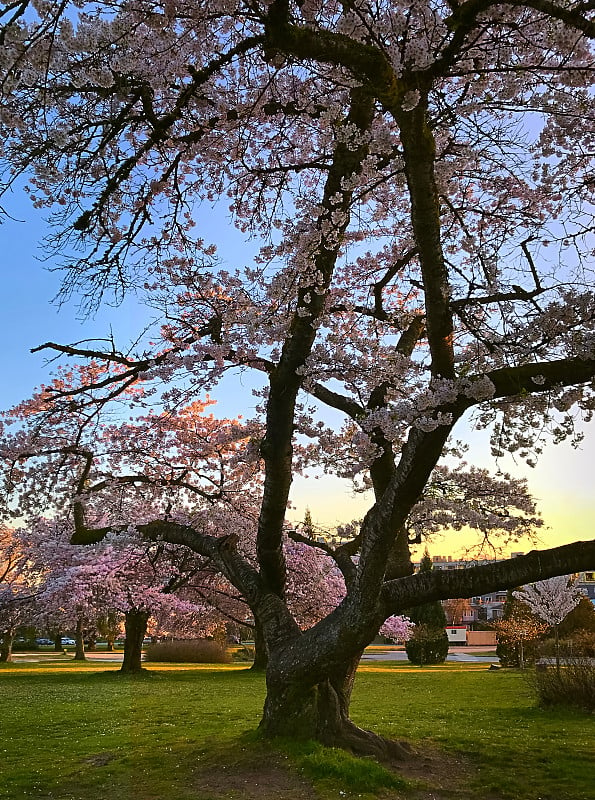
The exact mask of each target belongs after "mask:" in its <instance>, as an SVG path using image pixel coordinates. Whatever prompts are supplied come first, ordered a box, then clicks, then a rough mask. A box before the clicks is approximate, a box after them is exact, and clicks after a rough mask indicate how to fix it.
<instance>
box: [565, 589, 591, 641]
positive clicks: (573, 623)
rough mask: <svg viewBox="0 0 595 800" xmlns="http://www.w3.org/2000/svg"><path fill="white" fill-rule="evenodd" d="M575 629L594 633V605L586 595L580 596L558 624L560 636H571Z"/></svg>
mask: <svg viewBox="0 0 595 800" xmlns="http://www.w3.org/2000/svg"><path fill="white" fill-rule="evenodd" d="M577 631H588V632H590V633H595V605H593V603H592V602H591V600H589V598H588V597H581V599H580V600H579V602H578V604H577V605H576V606H575V607H574V608H573V609H572V611H569V612H568V614H567V615H566V616H565V617H564V619H563V620H562V622H560V624H559V625H558V632H559V634H560V636H561V637H562V636H563V637H567V636H571V635H572V634H573V633H576V632H577Z"/></svg>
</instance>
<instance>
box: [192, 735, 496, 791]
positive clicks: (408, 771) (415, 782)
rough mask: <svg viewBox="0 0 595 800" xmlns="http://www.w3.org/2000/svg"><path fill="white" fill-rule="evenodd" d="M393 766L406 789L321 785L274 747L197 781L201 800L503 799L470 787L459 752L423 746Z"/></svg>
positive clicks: (212, 770) (213, 769)
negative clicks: (314, 782) (368, 789)
mask: <svg viewBox="0 0 595 800" xmlns="http://www.w3.org/2000/svg"><path fill="white" fill-rule="evenodd" d="M394 772H395V773H396V774H397V775H399V776H400V777H402V778H405V779H406V780H407V781H410V782H411V785H410V787H409V788H408V789H406V790H395V789H382V790H380V791H377V792H365V791H361V790H354V789H353V788H352V787H350V786H349V782H348V781H344V782H341V781H340V780H337V782H336V784H335V783H334V782H333V783H332V786H331V785H330V781H326V782H325V783H326V785H325V787H316V786H315V785H314V784H313V783H312V782H311V781H309V780H308V779H307V778H306V777H304V776H302V775H301V774H300V772H299V769H298V768H296V767H295V766H293V765H292V763H291V761H290V759H289V758H287V757H285V756H283V755H281V754H279V753H278V752H274V751H271V752H269V753H267V754H258V755H256V757H254V758H251V759H250V760H249V761H240V762H236V763H227V764H226V763H224V762H222V763H219V765H218V766H216V767H209V768H208V769H207V770H204V771H201V772H200V774H199V775H197V776H196V779H195V781H194V782H193V788H194V790H195V791H196V798H197V800H330V799H331V798H337V800H343V799H344V800H352V798H362V800H371V798H376V797H377V798H379V800H471V798H473V800H500V798H498V797H496V796H494V795H492V794H490V795H488V794H485V795H484V794H481V795H479V794H478V793H477V789H473V788H471V783H472V780H473V777H474V770H473V768H472V766H471V765H470V764H468V763H467V762H466V761H465V760H464V759H463V758H461V757H460V756H455V755H452V754H448V753H445V752H442V751H440V750H439V749H437V748H433V749H431V748H424V751H423V753H422V752H419V751H418V754H417V755H413V756H412V757H411V759H408V760H407V761H406V762H400V763H399V764H398V766H396V767H395V768H394Z"/></svg>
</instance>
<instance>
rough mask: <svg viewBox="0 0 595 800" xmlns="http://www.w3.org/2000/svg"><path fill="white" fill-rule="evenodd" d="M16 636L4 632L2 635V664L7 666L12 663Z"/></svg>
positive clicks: (0, 662)
mask: <svg viewBox="0 0 595 800" xmlns="http://www.w3.org/2000/svg"><path fill="white" fill-rule="evenodd" d="M13 639H14V634H13V633H11V632H8V631H6V632H4V633H3V634H2V642H1V643H0V664H6V663H7V662H9V661H12V642H13Z"/></svg>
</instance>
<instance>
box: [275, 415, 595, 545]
mask: <svg viewBox="0 0 595 800" xmlns="http://www.w3.org/2000/svg"><path fill="white" fill-rule="evenodd" d="M585 433H586V436H585V441H584V442H583V444H582V445H581V447H580V448H578V449H574V448H573V447H571V446H570V445H569V444H568V443H563V444H561V445H551V446H549V447H548V448H546V450H545V452H544V453H543V455H542V457H541V459H540V461H539V462H538V464H537V466H536V467H534V468H530V467H528V466H527V465H525V464H523V463H514V462H513V460H512V459H511V458H508V459H506V463H504V462H501V463H500V464H499V466H500V467H501V469H502V470H504V471H508V472H510V473H511V474H512V475H513V477H524V478H526V479H527V480H528V485H529V490H530V492H531V494H532V495H533V497H534V498H535V500H536V503H537V508H538V510H539V512H540V513H541V515H542V518H543V521H544V525H543V527H542V528H541V529H540V530H539V531H538V538H539V541H538V543H537V545H534V544H532V543H531V541H530V540H529V539H522V540H520V541H519V542H517V543H510V544H505V545H503V549H504V555H509V553H510V552H528V551H529V550H532V549H534V548H535V546H537V547H538V549H545V548H548V547H555V546H557V545H562V544H569V543H570V542H573V541H577V540H582V541H585V540H591V539H593V537H594V535H595V534H594V528H595V525H594V523H595V469H594V467H595V430H594V431H593V435H591V431H590V429H589V426H585ZM471 440H472V445H471V448H470V451H469V454H468V457H467V458H466V460H467V461H468V462H469V463H473V464H476V465H477V466H481V467H486V468H489V469H492V470H494V471H495V469H496V466H495V464H494V461H493V459H492V458H491V456H490V455H489V445H488V442H487V436H486V435H477V434H473V435H472V436H471ZM292 497H293V503H294V506H295V508H294V510H293V511H292V512H291V513H290V514H289V516H290V518H291V519H292V520H294V521H296V522H297V521H300V520H302V519H303V517H304V513H305V510H306V508H309V509H310V512H311V514H312V518H313V521H314V523H315V524H318V525H320V526H321V527H329V528H334V527H335V526H336V525H338V524H341V523H345V522H349V521H351V520H353V519H358V518H361V517H362V516H363V515H364V514H365V512H366V511H367V509H368V508H369V506H370V504H371V496H370V495H368V496H362V495H355V494H354V493H353V491H352V490H351V488H350V485H349V483H348V482H347V481H340V480H339V479H336V478H332V477H329V476H326V475H325V476H321V477H319V478H318V479H315V478H310V479H304V478H301V477H298V478H296V480H295V482H294V487H293V492H292ZM479 538H480V537H479V534H477V533H475V532H473V531H451V532H446V531H445V532H444V533H441V534H439V535H435V536H433V537H432V538H431V539H430V541H429V542H428V550H429V552H430V554H431V555H433V556H434V555H444V556H448V555H452V556H453V557H455V556H462V555H464V553H465V551H466V550H468V548H471V547H473V546H474V545H476V544H477V543H478V542H479ZM423 547H424V545H422V546H421V548H418V549H420V552H421V551H423Z"/></svg>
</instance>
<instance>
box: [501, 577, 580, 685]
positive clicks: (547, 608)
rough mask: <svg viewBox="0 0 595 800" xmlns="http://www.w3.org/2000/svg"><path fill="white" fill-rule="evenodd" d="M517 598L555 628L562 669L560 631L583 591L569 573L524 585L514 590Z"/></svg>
mask: <svg viewBox="0 0 595 800" xmlns="http://www.w3.org/2000/svg"><path fill="white" fill-rule="evenodd" d="M513 594H514V596H515V597H516V599H517V600H520V601H521V603H525V605H527V606H528V607H529V608H530V609H531V611H532V612H533V614H535V616H537V617H539V619H541V620H543V622H545V623H546V624H547V625H549V626H551V627H552V628H553V629H554V634H555V640H556V668H557V669H558V671H559V670H560V632H559V627H558V626H559V625H560V623H561V622H562V620H563V619H564V618H565V617H566V616H567V615H568V614H569V613H570V612H571V611H572V609H573V608H575V607H576V606H577V605H578V603H579V602H580V599H581V597H582V596H583V593H582V592H581V591H580V590H579V589H577V588H576V586H574V581H573V580H572V578H570V577H569V576H567V575H559V576H556V577H553V578H548V579H547V580H545V581H538V582H537V583H533V584H530V585H529V586H524V587H523V588H522V589H519V590H518V591H516V592H513Z"/></svg>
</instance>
